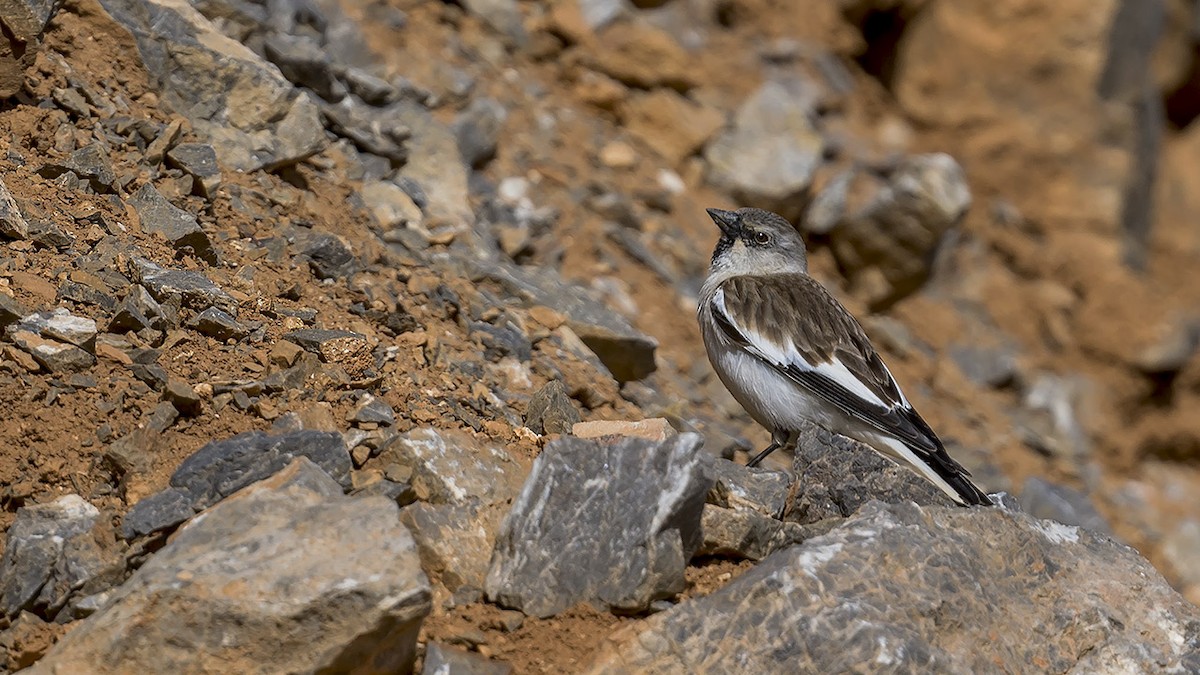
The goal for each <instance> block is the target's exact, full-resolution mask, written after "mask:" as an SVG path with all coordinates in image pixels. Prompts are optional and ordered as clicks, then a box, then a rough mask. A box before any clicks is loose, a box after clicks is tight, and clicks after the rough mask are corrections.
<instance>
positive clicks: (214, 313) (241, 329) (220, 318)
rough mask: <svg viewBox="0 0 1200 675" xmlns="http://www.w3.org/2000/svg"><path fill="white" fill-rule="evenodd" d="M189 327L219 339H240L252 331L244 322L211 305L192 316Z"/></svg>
mask: <svg viewBox="0 0 1200 675" xmlns="http://www.w3.org/2000/svg"><path fill="white" fill-rule="evenodd" d="M188 328H191V329H192V330H194V331H196V332H197V333H200V334H202V335H207V336H209V337H211V338H216V339H217V340H229V339H231V338H232V339H237V340H240V339H242V338H244V337H246V336H247V335H248V334H249V333H250V329H249V328H247V327H246V326H245V325H244V324H242V323H241V322H239V321H238V320H237V319H235V318H233V317H232V316H229V315H228V314H226V313H225V312H223V311H221V310H219V309H217V308H216V307H209V308H208V309H206V310H204V311H203V312H200V313H199V314H197V315H196V316H194V317H192V320H191V321H189V322H188Z"/></svg>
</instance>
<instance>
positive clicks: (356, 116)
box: [321, 97, 412, 166]
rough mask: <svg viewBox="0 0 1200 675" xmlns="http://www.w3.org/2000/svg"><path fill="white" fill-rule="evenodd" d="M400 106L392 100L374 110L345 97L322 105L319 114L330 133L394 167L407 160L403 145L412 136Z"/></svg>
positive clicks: (405, 148) (399, 103) (406, 149)
mask: <svg viewBox="0 0 1200 675" xmlns="http://www.w3.org/2000/svg"><path fill="white" fill-rule="evenodd" d="M404 105H405V104H404V102H402V101H396V102H394V103H392V104H391V105H389V106H387V107H386V108H376V107H372V106H368V105H364V104H362V103H358V102H356V101H355V100H354V99H353V98H351V97H347V98H344V99H342V101H341V102H339V103H337V104H336V105H334V104H326V105H324V106H323V107H322V108H321V111H322V112H323V113H324V115H325V119H326V120H327V122H328V125H329V130H330V131H331V132H333V133H335V134H337V135H339V136H343V137H345V138H348V139H350V140H351V141H352V142H353V143H354V145H355V146H357V147H358V148H359V149H360V150H362V151H363V152H367V153H370V154H372V155H378V156H379V157H385V158H387V159H388V160H391V161H390V164H391V165H392V166H395V165H398V164H402V163H404V162H405V161H406V160H407V159H408V156H409V151H408V148H407V147H406V143H407V142H408V140H409V138H411V137H412V130H411V129H410V128H409V126H408V122H407V117H406V113H405V110H407V108H404V107H403V106H404Z"/></svg>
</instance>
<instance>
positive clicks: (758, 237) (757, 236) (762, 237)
mask: <svg viewBox="0 0 1200 675" xmlns="http://www.w3.org/2000/svg"><path fill="white" fill-rule="evenodd" d="M754 243H756V244H758V245H759V246H766V245H767V244H769V243H771V235H769V234H767V233H766V232H755V233H754Z"/></svg>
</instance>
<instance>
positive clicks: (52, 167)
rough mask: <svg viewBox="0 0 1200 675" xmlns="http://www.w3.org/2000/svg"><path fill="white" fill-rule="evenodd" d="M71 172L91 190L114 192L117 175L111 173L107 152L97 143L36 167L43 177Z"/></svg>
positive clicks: (55, 176)
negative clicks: (57, 160)
mask: <svg viewBox="0 0 1200 675" xmlns="http://www.w3.org/2000/svg"><path fill="white" fill-rule="evenodd" d="M68 171H69V172H71V173H73V174H75V175H76V176H77V177H78V178H79V180H81V181H85V182H86V183H87V185H88V188H90V189H91V191H92V192H97V193H104V194H107V193H113V192H116V182H117V176H116V174H114V173H113V169H112V161H111V160H109V158H108V153H107V152H105V151H104V148H103V147H101V146H100V145H99V144H98V143H91V144H89V145H85V146H83V147H82V148H80V149H78V150H76V151H75V152H72V153H71V156H70V157H68V158H67V159H66V160H65V161H62V162H52V163H50V164H46V165H44V166H42V167H41V168H40V169H38V174H39V175H41V176H42V177H43V178H51V179H53V178H58V177H59V176H61V175H63V174H64V173H67V172H68Z"/></svg>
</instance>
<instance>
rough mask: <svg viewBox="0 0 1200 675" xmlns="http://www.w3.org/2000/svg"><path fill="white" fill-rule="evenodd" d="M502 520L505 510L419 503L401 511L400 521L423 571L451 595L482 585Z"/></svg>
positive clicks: (468, 505) (475, 506) (467, 505)
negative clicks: (463, 589) (419, 556)
mask: <svg viewBox="0 0 1200 675" xmlns="http://www.w3.org/2000/svg"><path fill="white" fill-rule="evenodd" d="M503 519H504V513H503V511H502V509H499V508H492V507H488V506H478V505H471V504H428V503H425V502H417V503H415V504H410V505H408V506H406V507H404V508H403V509H401V510H400V522H402V523H404V524H405V525H406V526H407V527H408V529H409V531H410V532H412V535H413V538H414V539H415V540H416V542H417V549H418V550H419V551H420V553H421V568H422V569H424V570H425V571H426V572H428V573H429V574H431V575H433V576H434V577H435V578H437V579H438V580H440V581H441V582H442V585H443V586H445V587H446V588H447V589H448V590H449V591H451V592H454V591H457V590H458V589H459V588H462V587H463V586H471V587H474V588H481V587H482V586H483V583H484V578H485V577H486V576H487V571H488V562H489V561H490V559H491V556H492V547H493V546H494V545H495V537H496V531H497V530H499V529H500V523H501V521H502V520H503Z"/></svg>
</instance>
